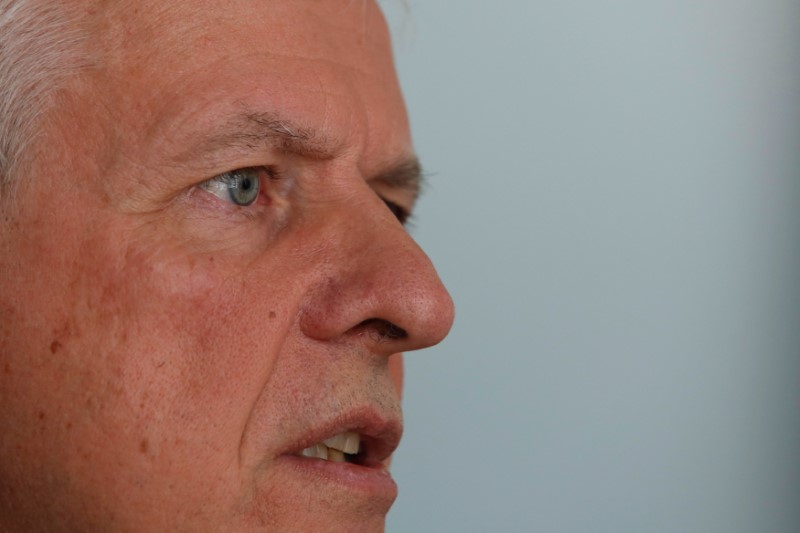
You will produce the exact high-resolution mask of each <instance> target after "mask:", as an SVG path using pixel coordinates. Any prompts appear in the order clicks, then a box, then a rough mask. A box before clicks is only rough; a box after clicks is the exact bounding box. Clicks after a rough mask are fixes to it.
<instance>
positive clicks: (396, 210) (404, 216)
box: [378, 195, 411, 226]
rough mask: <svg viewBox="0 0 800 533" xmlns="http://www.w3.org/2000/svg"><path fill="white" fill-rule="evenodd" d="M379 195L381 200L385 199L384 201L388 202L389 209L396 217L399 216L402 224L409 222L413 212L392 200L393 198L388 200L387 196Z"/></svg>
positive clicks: (398, 218)
mask: <svg viewBox="0 0 800 533" xmlns="http://www.w3.org/2000/svg"><path fill="white" fill-rule="evenodd" d="M378 197H379V198H380V199H381V200H383V203H384V204H386V207H388V208H389V211H391V212H392V214H393V215H394V216H395V218H397V220H399V221H400V224H402V225H404V226H405V224H406V222H408V219H409V217H410V216H411V214H410V213H409V212H408V210H407V209H405V208H404V207H403V206H401V205H398V204H396V203H394V202H392V201H391V200H387V199H386V198H384V197H382V196H380V195H378Z"/></svg>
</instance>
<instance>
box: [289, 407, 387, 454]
mask: <svg viewBox="0 0 800 533" xmlns="http://www.w3.org/2000/svg"><path fill="white" fill-rule="evenodd" d="M346 431H351V432H354V433H358V434H359V435H360V437H361V449H360V451H359V453H358V460H357V463H358V464H360V465H362V466H367V467H376V466H380V465H382V464H383V462H384V461H385V460H386V459H387V458H388V457H389V456H390V455H391V454H392V452H394V450H395V449H397V446H398V444H399V443H400V437H401V436H402V434H403V422H402V418H401V416H400V415H399V413H386V412H381V411H379V410H377V409H375V408H373V407H364V408H360V409H354V410H348V411H347V412H346V413H344V414H342V415H339V416H335V417H332V418H330V419H327V420H324V421H323V422H321V423H319V424H316V425H315V426H314V427H313V428H311V429H310V430H309V431H308V432H306V433H303V434H302V435H301V436H300V437H299V438H297V439H295V440H294V441H292V442H291V443H290V444H289V446H288V447H287V448H288V449H287V450H286V454H298V453H299V452H300V451H301V450H303V449H305V448H308V447H309V446H313V445H314V444H317V443H320V442H322V441H324V440H325V439H328V438H330V437H333V436H335V435H338V434H340V433H344V432H346ZM284 455H285V454H284Z"/></svg>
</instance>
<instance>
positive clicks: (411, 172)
mask: <svg viewBox="0 0 800 533" xmlns="http://www.w3.org/2000/svg"><path fill="white" fill-rule="evenodd" d="M371 179H373V180H375V181H379V182H381V183H383V184H385V185H387V186H389V187H392V188H395V189H401V190H404V191H407V192H408V193H410V194H411V195H412V196H413V199H414V200H415V201H416V199H417V198H418V197H419V195H420V193H421V192H422V188H423V184H424V177H423V174H422V165H420V162H419V160H418V159H417V158H416V157H413V156H410V157H408V158H405V159H401V160H399V161H396V162H395V163H394V164H392V165H390V166H389V167H388V168H386V169H384V170H383V171H381V172H379V173H378V174H377V175H375V176H373V177H372V178H371Z"/></svg>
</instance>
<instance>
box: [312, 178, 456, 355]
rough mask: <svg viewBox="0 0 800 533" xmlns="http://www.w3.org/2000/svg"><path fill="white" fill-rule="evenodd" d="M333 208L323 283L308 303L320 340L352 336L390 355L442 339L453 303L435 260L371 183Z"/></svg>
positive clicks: (324, 241) (321, 250)
mask: <svg viewBox="0 0 800 533" xmlns="http://www.w3.org/2000/svg"><path fill="white" fill-rule="evenodd" d="M358 189H359V190H358V191H357V193H354V194H353V195H348V201H347V202H342V205H337V206H335V207H332V208H329V209H327V210H326V213H325V224H324V225H321V229H320V230H319V234H318V235H317V236H316V237H315V240H316V239H319V240H318V245H317V246H315V247H314V248H315V249H316V253H315V255H317V254H319V257H316V258H315V260H316V261H317V263H316V264H317V265H318V269H317V274H318V277H317V283H316V287H315V288H314V289H313V290H311V291H309V292H308V293H307V295H308V296H307V298H306V299H305V301H304V303H303V305H302V308H301V321H300V325H301V329H302V331H303V333H304V334H305V335H306V336H308V337H310V338H313V339H316V340H323V341H329V340H333V339H340V340H348V341H353V342H358V343H361V344H364V345H367V346H368V348H369V349H370V350H371V351H372V352H374V353H381V354H385V355H390V354H394V353H398V352H405V351H411V350H417V349H420V348H425V347H428V346H432V345H434V344H437V343H438V342H440V341H441V340H442V339H444V337H445V336H446V335H447V333H448V332H449V331H450V327H451V326H452V323H453V313H454V312H453V301H452V299H451V298H450V295H449V294H448V292H447V290H446V289H445V287H444V285H443V284H442V281H441V280H440V279H439V276H438V274H437V273H436V271H435V269H434V268H433V265H432V264H431V261H430V259H428V257H427V255H425V253H424V252H423V251H422V249H421V248H420V247H419V246H418V245H417V244H416V242H414V240H413V239H412V238H411V237H410V235H409V234H408V232H407V231H406V230H405V228H403V226H402V225H401V224H400V223H399V222H398V221H397V219H396V218H395V217H394V215H393V214H392V213H391V212H390V211H389V209H387V208H386V206H385V205H384V203H383V201H382V200H381V199H380V198H378V197H377V195H376V194H375V193H374V192H373V191H372V189H371V188H370V187H369V186H368V185H367V184H365V183H363V182H362V183H361V184H360V185H359V186H358Z"/></svg>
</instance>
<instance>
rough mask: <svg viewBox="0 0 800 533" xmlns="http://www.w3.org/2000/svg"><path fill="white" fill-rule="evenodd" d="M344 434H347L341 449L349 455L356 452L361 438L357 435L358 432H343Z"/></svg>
mask: <svg viewBox="0 0 800 533" xmlns="http://www.w3.org/2000/svg"><path fill="white" fill-rule="evenodd" d="M345 435H347V438H346V439H345V443H344V447H343V448H341V450H342V451H343V452H344V453H346V454H349V455H354V454H357V453H358V450H359V447H360V446H359V445H360V443H361V438H360V437H359V436H358V433H345Z"/></svg>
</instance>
